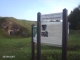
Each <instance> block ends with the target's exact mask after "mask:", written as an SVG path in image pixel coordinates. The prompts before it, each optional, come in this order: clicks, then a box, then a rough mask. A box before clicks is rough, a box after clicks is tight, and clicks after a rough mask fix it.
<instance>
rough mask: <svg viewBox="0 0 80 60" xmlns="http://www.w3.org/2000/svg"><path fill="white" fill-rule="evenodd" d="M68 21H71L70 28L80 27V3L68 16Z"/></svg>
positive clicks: (76, 28)
mask: <svg viewBox="0 0 80 60" xmlns="http://www.w3.org/2000/svg"><path fill="white" fill-rule="evenodd" d="M68 21H69V22H70V23H71V24H70V29H74V30H78V29H80V5H79V6H78V7H76V8H75V9H74V10H73V11H71V13H70V15H69V16H68Z"/></svg>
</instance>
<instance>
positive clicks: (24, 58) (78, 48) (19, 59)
mask: <svg viewBox="0 0 80 60" xmlns="http://www.w3.org/2000/svg"><path fill="white" fill-rule="evenodd" d="M35 52H36V48H35ZM67 52H68V60H80V30H70V34H69V39H68V50H67ZM61 55H62V50H61V48H56V47H53V46H48V45H41V60H61V59H62V57H61ZM3 56H15V57H14V58H2V57H3ZM36 57H37V55H36V53H35V60H36ZM0 60H31V38H12V39H11V38H4V37H2V38H1V39H0Z"/></svg>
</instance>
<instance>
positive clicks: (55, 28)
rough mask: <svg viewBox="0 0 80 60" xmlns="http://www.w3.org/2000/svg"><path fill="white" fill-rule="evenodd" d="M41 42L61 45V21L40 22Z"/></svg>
mask: <svg viewBox="0 0 80 60" xmlns="http://www.w3.org/2000/svg"><path fill="white" fill-rule="evenodd" d="M41 43H45V44H50V45H54V46H61V45H62V22H46V23H42V24H41Z"/></svg>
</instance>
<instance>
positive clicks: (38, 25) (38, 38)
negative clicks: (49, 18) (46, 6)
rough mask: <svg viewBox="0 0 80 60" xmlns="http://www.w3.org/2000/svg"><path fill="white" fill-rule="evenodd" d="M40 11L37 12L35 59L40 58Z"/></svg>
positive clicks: (39, 59)
mask: <svg viewBox="0 0 80 60" xmlns="http://www.w3.org/2000/svg"><path fill="white" fill-rule="evenodd" d="M40 20H41V13H40V12H39V13H37V60H41V21H40Z"/></svg>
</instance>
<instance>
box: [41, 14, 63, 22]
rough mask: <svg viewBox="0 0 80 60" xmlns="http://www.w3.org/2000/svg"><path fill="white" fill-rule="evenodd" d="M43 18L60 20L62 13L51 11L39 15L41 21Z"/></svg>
mask: <svg viewBox="0 0 80 60" xmlns="http://www.w3.org/2000/svg"><path fill="white" fill-rule="evenodd" d="M45 20H62V13H52V14H43V15H41V21H45Z"/></svg>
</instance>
